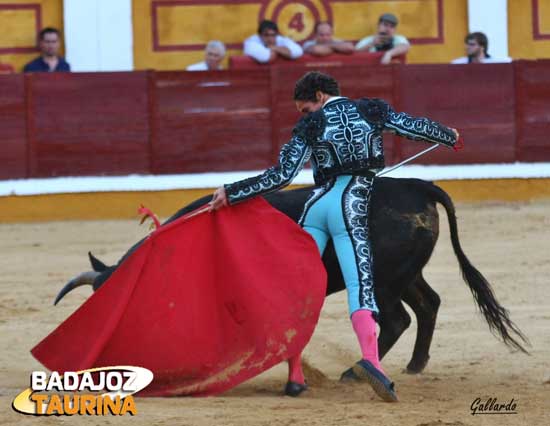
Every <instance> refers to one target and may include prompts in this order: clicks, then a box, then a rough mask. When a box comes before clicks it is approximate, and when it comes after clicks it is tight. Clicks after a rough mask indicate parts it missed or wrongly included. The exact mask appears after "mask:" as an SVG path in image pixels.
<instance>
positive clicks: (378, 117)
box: [356, 98, 390, 127]
mask: <svg viewBox="0 0 550 426" xmlns="http://www.w3.org/2000/svg"><path fill="white" fill-rule="evenodd" d="M356 102H357V109H358V110H359V112H360V113H361V114H362V115H363V118H364V119H365V120H367V121H368V122H369V123H372V124H374V125H375V126H377V127H382V126H384V124H385V123H386V121H388V117H389V115H390V106H389V105H388V104H387V103H386V102H385V101H383V100H382V99H377V98H372V99H371V98H362V99H359V100H358V101H356Z"/></svg>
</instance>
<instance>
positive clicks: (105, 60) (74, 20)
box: [63, 0, 134, 71]
mask: <svg viewBox="0 0 550 426" xmlns="http://www.w3.org/2000/svg"><path fill="white" fill-rule="evenodd" d="M63 18H64V22H65V23H64V27H65V49H66V57H67V60H68V62H69V63H70V64H71V68H72V70H73V71H131V70H133V69H134V58H133V29H132V0H86V1H82V0H65V1H64V10H63Z"/></svg>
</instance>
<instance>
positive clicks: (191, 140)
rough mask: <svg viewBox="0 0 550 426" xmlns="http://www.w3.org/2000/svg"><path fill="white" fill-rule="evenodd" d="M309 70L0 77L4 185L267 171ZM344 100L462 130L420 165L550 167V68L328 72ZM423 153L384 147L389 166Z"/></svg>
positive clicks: (396, 141)
mask: <svg viewBox="0 0 550 426" xmlns="http://www.w3.org/2000/svg"><path fill="white" fill-rule="evenodd" d="M310 69H311V68H310V67H304V66H295V67H281V66H276V65H275V66H271V67H267V68H262V69H259V70H238V71H237V70H234V71H220V72H204V73H201V72H189V73H187V72H154V71H143V72H128V73H70V74H61V73H59V74H26V75H22V74H12V75H0V146H1V149H0V179H10V178H26V177H46V176H67V175H77V176H78V175H121V174H128V173H146V174H147V173H153V174H162V173H192V172H206V171H224V170H252V169H262V168H264V167H267V166H269V165H271V164H273V163H274V162H275V161H276V158H277V154H278V151H279V148H280V146H281V145H282V144H283V143H284V142H285V141H287V140H288V138H289V136H290V134H291V130H292V127H293V125H294V123H295V122H296V121H297V120H298V119H299V114H298V112H297V111H296V109H295V107H294V102H293V100H292V95H293V89H294V83H295V81H296V80H297V79H298V78H299V77H300V76H301V75H303V73H304V72H306V71H308V70H310ZM325 70H326V71H327V72H329V73H330V74H332V75H333V76H334V77H336V78H337V79H338V81H339V82H340V84H341V88H342V92H343V94H345V95H346V96H349V97H352V98H359V97H378V98H383V99H385V100H386V101H388V102H389V103H390V104H392V105H393V107H394V109H395V110H397V111H406V112H408V113H410V114H413V115H417V116H427V117H430V118H431V119H433V120H437V121H441V122H443V123H445V124H446V125H449V126H452V127H457V128H458V129H459V130H460V131H461V132H462V134H463V135H464V138H465V142H466V146H465V149H464V150H463V151H460V152H459V153H454V152H453V151H448V150H442V149H439V150H436V151H434V152H432V153H430V154H428V155H426V156H424V157H422V158H420V159H418V161H417V162H418V163H424V164H426V163H430V164H466V163H495V162H497V163H500V162H514V161H550V140H549V139H550V136H549V135H550V112H549V111H550V61H519V62H514V63H512V64H485V65H390V66H366V65H365V66H356V65H350V66H345V67H329V68H326V69H325ZM422 148H424V144H422V143H421V142H414V141H408V140H406V139H400V138H397V137H392V136H388V137H387V138H386V139H385V150H386V158H387V160H388V163H390V164H391V163H396V162H399V161H400V160H402V159H403V158H405V157H407V156H409V155H411V154H412V153H413V152H416V151H418V150H420V149H422Z"/></svg>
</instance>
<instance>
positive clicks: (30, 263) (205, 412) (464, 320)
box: [0, 201, 550, 426]
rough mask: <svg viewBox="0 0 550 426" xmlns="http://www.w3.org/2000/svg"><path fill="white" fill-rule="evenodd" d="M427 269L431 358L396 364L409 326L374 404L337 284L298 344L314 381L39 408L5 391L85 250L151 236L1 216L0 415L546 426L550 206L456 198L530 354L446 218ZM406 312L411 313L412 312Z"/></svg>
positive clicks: (61, 420) (119, 249) (549, 404)
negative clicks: (495, 319)
mask: <svg viewBox="0 0 550 426" xmlns="http://www.w3.org/2000/svg"><path fill="white" fill-rule="evenodd" d="M439 213H440V216H441V218H442V220H441V233H440V238H439V242H438V244H437V247H436V250H435V252H434V255H433V257H432V259H431V260H430V263H429V264H428V266H427V268H426V270H425V276H426V278H427V281H428V282H429V283H430V284H431V286H432V287H433V288H434V289H435V290H436V291H437V292H438V293H439V294H440V296H441V299H442V304H441V308H440V311H439V316H438V322H437V326H436V331H435V336H434V339H433V343H432V349H431V354H430V355H431V359H430V362H429V364H428V366H427V368H426V370H425V372H424V373H422V374H420V375H407V374H405V373H404V372H403V371H402V370H403V368H404V367H405V365H406V364H407V362H408V361H409V359H410V356H411V354H412V348H413V344H414V339H415V334H416V323H415V322H414V319H413V323H412V324H411V327H410V328H409V329H408V330H407V331H406V332H405V333H404V334H403V336H402V337H401V339H400V340H399V341H398V343H397V344H396V346H395V347H394V348H393V349H392V351H391V352H390V353H389V354H388V355H387V357H386V358H385V359H384V362H383V365H384V367H385V369H386V372H387V373H388V374H389V375H390V376H391V378H392V379H393V380H394V381H395V382H396V386H397V390H398V394H399V397H400V402H399V403H397V404H386V403H383V402H381V401H379V400H378V399H377V398H376V397H375V396H374V395H373V392H372V391H371V389H370V388H369V387H368V386H367V385H366V384H361V383H359V384H341V383H339V382H338V378H339V375H340V373H341V372H342V371H343V370H344V369H346V368H348V367H349V366H350V365H351V364H352V363H353V362H355V361H356V360H357V359H358V358H359V348H358V345H357V343H356V340H355V336H354V334H353V331H352V329H351V325H350V322H349V320H348V318H347V307H346V300H345V295H344V294H343V293H340V294H337V295H334V296H331V297H329V298H328V299H327V300H326V303H325V306H324V308H323V312H322V316H321V319H320V322H319V325H318V327H317V329H316V332H315V334H314V336H313V338H312V340H311V342H310V344H309V345H308V347H307V349H306V352H305V354H306V357H307V361H308V365H309V366H310V368H308V369H307V372H306V375H307V376H308V377H307V378H308V380H309V383H310V384H311V387H310V390H309V391H308V392H307V393H305V394H304V395H302V396H301V397H299V398H295V399H293V398H290V397H284V396H282V387H283V385H284V383H285V381H286V366H284V365H279V366H276V367H274V368H273V369H271V370H269V371H268V372H266V373H264V374H262V375H261V376H259V377H257V378H255V379H253V380H251V381H249V382H247V383H244V384H242V385H240V386H239V387H237V388H235V389H233V390H231V391H229V392H227V393H225V394H224V395H222V396H219V397H209V398H185V397H181V398H137V399H136V405H137V410H138V413H137V415H136V416H134V417H131V416H123V417H114V416H106V417H101V418H100V417H80V416H74V417H48V418H46V417H33V416H25V415H22V414H18V413H16V412H14V411H13V409H12V408H11V404H12V401H13V398H14V397H15V396H16V395H17V394H18V393H19V392H21V391H22V390H23V389H25V388H26V387H28V386H29V375H30V372H31V371H33V370H40V369H42V368H41V366H40V364H39V363H38V362H37V361H36V360H35V359H34V358H33V357H32V356H31V354H30V353H29V350H30V349H31V348H32V347H33V346H34V345H35V344H36V343H37V342H38V341H40V340H41V339H42V338H43V337H44V336H46V335H47V334H48V333H49V332H50V331H51V330H52V329H54V328H55V326H56V325H58V324H59V323H60V322H61V321H62V320H63V319H65V318H66V317H67V316H68V315H69V314H70V313H71V312H72V311H74V310H75V309H76V308H77V307H78V306H79V305H80V304H81V303H82V302H83V301H84V300H85V299H86V297H88V296H89V294H90V292H91V289H90V288H79V289H77V290H75V291H74V292H73V293H71V294H70V295H68V296H67V297H66V298H65V299H64V300H63V302H62V303H61V305H60V306H57V307H53V306H52V301H53V299H54V297H55V295H56V294H57V292H58V291H59V289H60V288H61V287H62V285H63V284H64V283H65V282H66V281H67V280H68V279H69V278H71V277H72V276H74V275H75V274H77V273H79V272H81V271H83V270H86V269H88V268H89V266H88V261H87V257H86V253H87V251H88V250H92V251H93V252H94V253H95V254H96V255H97V256H98V257H100V258H102V259H103V260H106V261H107V262H113V263H114V262H115V261H116V260H117V259H118V257H119V256H120V255H121V254H122V253H124V252H125V250H126V249H127V248H128V247H129V246H130V245H131V244H132V243H134V242H135V241H136V240H137V239H139V238H140V237H141V236H142V235H144V234H145V232H146V228H145V227H139V226H138V224H137V221H85V222H84V221H83V222H78V221H73V222H48V223H30V224H2V225H0V253H1V256H0V271H1V272H2V273H1V275H0V351H1V352H0V353H1V355H0V356H1V357H0V360H1V362H0V374H1V380H0V407H2V408H1V410H0V424H1V425H4V424H6V425H21V426H22V425H30V424H33V425H34V424H36V425H53V424H90V425H92V424H101V425H114V424H128V423H129V422H132V424H133V425H135V426H138V425H198V426H202V425H239V426H242V425H270V424H276V425H278V426H283V425H291V424H303V425H367V424H374V425H400V426H406V425H414V426H432V425H433V426H439V425H460V426H462V425H499V426H505V425H550V332H549V331H548V329H549V326H550V301H549V296H550V285H549V284H550V283H549V277H550V259H549V256H550V250H549V249H550V247H549V246H550V244H549V241H550V202H548V201H538V202H529V203H495V202H492V203H489V202H484V203H476V204H465V203H460V204H458V205H457V215H458V220H459V232H460V238H461V242H462V246H463V248H464V251H465V252H466V254H467V256H468V257H469V258H470V260H471V261H472V263H473V264H474V265H475V266H477V267H478V268H479V269H480V270H481V271H482V273H483V274H484V275H485V276H486V277H487V278H488V280H489V282H491V283H492V285H493V287H494V290H495V293H496V295H497V298H498V300H499V301H500V302H501V303H502V304H503V305H504V306H505V307H506V308H507V309H509V310H510V312H511V317H512V319H513V320H514V321H515V322H516V323H517V325H518V326H519V327H520V328H521V329H522V330H523V332H524V333H525V334H526V335H527V336H528V337H529V339H530V341H531V345H532V346H531V348H530V351H531V355H530V356H526V355H524V354H521V353H517V352H511V351H510V350H508V349H507V347H506V346H505V345H504V344H503V343H501V342H500V341H498V340H497V339H496V338H494V337H493V336H492V335H491V333H490V332H489V329H488V327H487V325H486V323H485V322H484V320H483V319H482V317H481V316H480V315H479V314H478V313H477V311H476V307H475V305H474V302H473V299H472V296H471V294H470V291H469V289H468V288H467V286H466V285H465V284H464V283H463V281H462V280H461V278H460V274H459V269H458V263H457V261H456V258H455V256H454V254H453V251H452V248H451V245H450V241H449V233H448V227H447V223H446V216H445V213H444V211H443V210H441V209H440V210H439ZM413 318H414V317H413ZM476 398H481V399H482V400H483V401H486V400H488V399H489V398H497V401H498V402H502V403H507V402H510V401H511V400H512V399H513V400H514V402H515V403H516V411H517V414H512V415H475V416H472V414H471V410H470V406H471V404H472V402H473V401H474V400H475V399H476Z"/></svg>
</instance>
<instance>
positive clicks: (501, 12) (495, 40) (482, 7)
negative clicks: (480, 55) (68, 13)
mask: <svg viewBox="0 0 550 426" xmlns="http://www.w3.org/2000/svg"><path fill="white" fill-rule="evenodd" d="M468 28H469V32H471V33H473V32H476V31H480V32H482V33H484V34H485V35H486V36H487V38H488V39H489V49H488V52H489V55H491V56H494V57H495V58H496V57H499V58H505V57H507V56H508V0H468Z"/></svg>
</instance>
